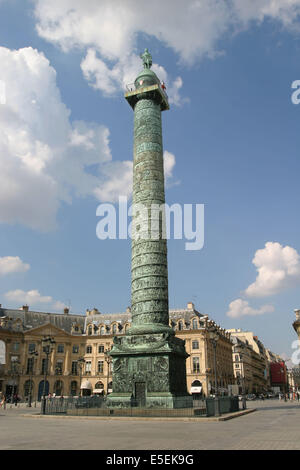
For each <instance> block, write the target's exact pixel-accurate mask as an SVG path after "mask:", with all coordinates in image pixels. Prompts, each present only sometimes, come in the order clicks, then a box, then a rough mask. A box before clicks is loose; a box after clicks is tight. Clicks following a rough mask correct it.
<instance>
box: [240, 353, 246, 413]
mask: <svg viewBox="0 0 300 470" xmlns="http://www.w3.org/2000/svg"><path fill="white" fill-rule="evenodd" d="M243 357H244V355H243V353H241V352H240V359H241V362H243ZM241 379H242V406H243V410H245V409H246V408H247V405H246V396H245V367H244V363H243V370H242V371H241Z"/></svg>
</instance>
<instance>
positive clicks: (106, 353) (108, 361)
mask: <svg viewBox="0 0 300 470" xmlns="http://www.w3.org/2000/svg"><path fill="white" fill-rule="evenodd" d="M109 351H110V349H107V350H106V351H104V359H105V361H106V363H107V389H106V396H107V395H108V384H109V368H110V363H111V361H112V357H111V356H110V355H109Z"/></svg>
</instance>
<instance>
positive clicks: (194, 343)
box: [0, 303, 235, 400]
mask: <svg viewBox="0 0 300 470" xmlns="http://www.w3.org/2000/svg"><path fill="white" fill-rule="evenodd" d="M169 316H170V323H169V325H170V327H171V328H172V329H173V330H174V331H175V335H176V337H178V338H180V339H182V340H183V341H184V342H185V349H186V352H187V354H188V357H187V359H186V376H187V389H188V391H189V393H191V394H194V395H195V396H199V395H201V396H208V395H210V394H212V393H214V392H215V370H214V363H215V361H214V351H216V365H217V370H216V372H217V374H216V375H217V387H218V392H219V393H221V394H222V393H227V390H228V386H229V385H232V384H234V383H235V379H234V372H233V363H232V342H231V339H230V334H229V333H228V332H226V331H225V330H224V329H222V328H220V327H219V326H218V325H216V324H215V323H214V322H213V321H212V320H211V319H209V318H208V316H207V315H202V314H201V313H199V312H198V311H197V310H196V309H195V307H194V305H193V304H192V303H188V304H187V307H186V308H185V309H179V310H170V312H169ZM130 325H131V312H130V309H127V311H126V312H122V313H115V314H102V313H100V312H99V311H98V310H97V309H93V310H87V311H86V315H72V314H70V313H69V312H68V310H67V309H65V311H64V313H63V314H51V313H43V312H32V311H29V309H28V307H26V306H25V307H23V308H22V309H21V310H9V309H3V308H1V310H0V343H1V342H2V345H4V351H5V353H4V354H5V360H4V361H3V362H4V364H2V367H1V368H0V391H2V392H3V393H5V394H6V395H7V396H8V397H9V396H11V395H12V394H13V393H18V394H19V396H20V397H21V398H23V399H25V398H26V397H28V396H29V393H30V391H31V395H32V399H33V400H39V399H40V398H41V396H42V394H43V387H44V383H45V393H46V394H48V393H51V394H53V393H55V394H56V395H64V396H70V395H73V396H78V395H79V393H81V394H83V395H91V394H106V393H111V392H112V390H113V383H112V363H111V358H110V355H109V354H108V353H109V351H110V350H111V347H112V344H113V338H114V337H115V336H122V335H124V334H125V332H126V330H127V328H129V327H130ZM211 326H214V328H216V329H217V331H218V337H219V341H218V345H217V348H216V350H214V348H213V345H212V343H211V341H210V337H209V328H210V327H211ZM45 337H51V338H53V340H54V341H55V343H53V344H52V351H51V353H50V354H49V355H48V357H47V355H46V354H45V351H44V347H43V339H44V338H45ZM34 353H36V354H34ZM47 365H48V367H47ZM45 373H46V376H45ZM80 390H81V391H80Z"/></svg>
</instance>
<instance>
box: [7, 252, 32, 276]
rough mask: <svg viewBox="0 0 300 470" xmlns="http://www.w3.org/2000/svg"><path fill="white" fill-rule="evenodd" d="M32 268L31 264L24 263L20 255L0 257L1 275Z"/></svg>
mask: <svg viewBox="0 0 300 470" xmlns="http://www.w3.org/2000/svg"><path fill="white" fill-rule="evenodd" d="M29 269H30V264H27V263H24V262H23V261H22V260H21V259H20V258H19V256H4V257H2V258H0V276H5V275H6V274H11V273H23V272H26V271H28V270H29Z"/></svg>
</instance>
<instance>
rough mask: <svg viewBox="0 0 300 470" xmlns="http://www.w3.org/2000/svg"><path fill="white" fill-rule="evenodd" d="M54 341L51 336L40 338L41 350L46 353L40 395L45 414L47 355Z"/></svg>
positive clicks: (51, 349) (50, 351)
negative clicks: (41, 394)
mask: <svg viewBox="0 0 300 470" xmlns="http://www.w3.org/2000/svg"><path fill="white" fill-rule="evenodd" d="M55 343H56V341H54V338H52V337H51V336H45V337H44V338H43V339H42V346H43V352H44V353H45V354H46V362H45V368H44V383H43V396H42V414H43V415H44V414H46V380H47V375H48V362H49V356H50V354H51V353H52V351H53V349H54V345H55Z"/></svg>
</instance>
